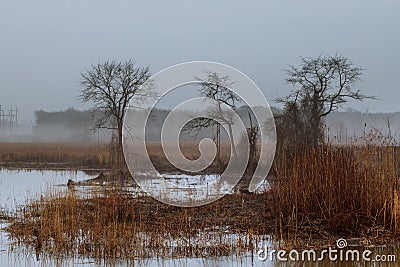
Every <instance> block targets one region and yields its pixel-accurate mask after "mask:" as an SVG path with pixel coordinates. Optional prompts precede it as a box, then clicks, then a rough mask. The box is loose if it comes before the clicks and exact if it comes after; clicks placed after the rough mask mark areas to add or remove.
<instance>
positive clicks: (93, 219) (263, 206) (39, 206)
mask: <svg viewBox="0 0 400 267" xmlns="http://www.w3.org/2000/svg"><path fill="white" fill-rule="evenodd" d="M267 198H268V196H267V195H253V194H240V195H239V194H237V195H230V196H226V197H224V198H222V199H220V200H219V201H217V202H215V203H213V204H211V205H207V206H202V207H198V208H179V207H173V206H169V205H166V204H163V203H160V202H158V201H156V200H154V199H153V198H151V197H147V196H139V197H136V198H132V196H130V195H128V194H126V193H124V192H123V191H119V190H111V191H108V192H106V193H105V194H104V195H92V196H90V197H89V196H88V197H78V196H77V195H76V194H75V193H72V192H67V193H65V194H62V195H48V196H43V197H41V198H40V199H39V200H38V201H36V202H34V203H31V204H29V205H27V206H25V207H22V208H21V209H20V210H18V211H17V212H16V213H15V214H14V216H13V217H14V222H13V223H12V224H11V225H10V226H9V227H8V228H7V231H8V232H9V233H10V235H11V238H12V239H13V240H14V241H15V242H16V243H15V244H21V243H22V244H25V245H26V246H27V247H28V248H30V249H33V250H34V251H36V253H39V254H41V253H43V254H44V255H52V256H55V257H60V256H65V255H82V256H86V257H90V258H96V259H109V258H122V259H134V258H154V257H162V258H168V257H171V258H179V257H205V256H227V255H232V254H234V255H242V254H246V253H250V252H251V253H252V252H253V250H254V249H255V247H256V244H257V242H261V239H260V238H262V237H263V236H264V235H265V234H266V233H269V232H271V228H270V225H269V224H266V223H265V222H267V221H270V219H269V218H268V217H269V216H270V214H271V213H270V211H269V210H270V208H269V205H268V202H269V201H268V199H267Z"/></svg>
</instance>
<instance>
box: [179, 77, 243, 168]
mask: <svg viewBox="0 0 400 267" xmlns="http://www.w3.org/2000/svg"><path fill="white" fill-rule="evenodd" d="M205 73H206V78H204V79H202V78H198V77H197V78H196V80H198V81H199V86H200V90H199V92H200V94H201V95H202V96H204V97H208V98H211V99H213V100H215V106H214V107H212V108H211V109H210V110H209V111H208V114H207V116H208V118H206V117H200V118H196V119H194V120H192V121H190V122H189V123H188V124H187V125H186V126H185V128H184V129H183V131H184V133H188V132H191V131H193V130H196V131H197V132H199V131H200V130H201V129H203V128H208V127H215V128H216V133H215V136H214V139H215V141H216V145H217V160H218V162H219V163H220V157H221V125H226V126H227V127H228V134H229V138H230V139H231V140H232V142H231V143H232V152H233V155H234V156H235V157H236V156H237V155H236V148H235V145H234V142H233V131H232V125H233V113H232V112H229V111H226V110H223V108H222V105H223V104H225V105H227V106H228V107H230V108H232V109H233V110H235V109H236V108H237V104H238V103H239V102H240V101H242V100H241V99H240V97H239V96H237V95H236V94H235V93H234V92H232V91H231V90H230V89H229V87H231V86H232V85H233V84H234V82H233V81H232V80H231V79H230V78H229V76H227V75H224V76H222V75H220V74H218V73H217V72H212V71H205Z"/></svg>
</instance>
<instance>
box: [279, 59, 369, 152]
mask: <svg viewBox="0 0 400 267" xmlns="http://www.w3.org/2000/svg"><path fill="white" fill-rule="evenodd" d="M362 71H363V69H362V68H360V67H357V66H355V65H354V64H353V63H352V62H351V61H350V60H348V59H347V58H345V57H343V56H340V55H335V56H327V57H322V56H319V57H317V58H301V65H300V67H294V66H290V68H289V69H288V70H286V74H287V76H288V77H287V79H286V81H287V82H288V83H289V84H292V85H293V86H298V88H296V89H295V90H293V91H292V92H291V94H290V95H289V96H288V97H285V98H278V99H277V102H281V103H283V104H284V106H285V111H284V113H283V118H284V120H283V121H284V123H286V124H290V128H291V129H292V133H293V134H294V135H295V137H294V138H295V140H297V141H299V139H302V140H303V142H304V143H307V144H312V145H313V146H316V145H318V143H320V142H323V139H324V133H323V118H324V117H325V116H327V115H328V114H329V113H331V112H332V111H334V110H335V109H337V108H339V107H340V106H341V105H342V104H344V103H346V102H347V101H349V100H350V99H355V100H364V99H366V98H374V97H370V96H366V95H364V94H362V93H361V92H360V90H358V89H357V90H356V89H354V88H353V87H354V85H355V84H356V83H357V82H358V81H360V76H361V74H362ZM286 130H288V129H287V127H286Z"/></svg>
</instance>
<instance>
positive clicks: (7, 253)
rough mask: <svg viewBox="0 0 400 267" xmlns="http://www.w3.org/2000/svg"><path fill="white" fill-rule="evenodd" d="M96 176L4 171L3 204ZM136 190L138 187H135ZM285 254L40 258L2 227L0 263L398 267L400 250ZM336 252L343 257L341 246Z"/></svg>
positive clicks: (259, 250)
mask: <svg viewBox="0 0 400 267" xmlns="http://www.w3.org/2000/svg"><path fill="white" fill-rule="evenodd" d="M94 176H95V175H87V174H85V173H84V172H80V171H77V172H76V171H73V172H69V171H22V170H21V171H17V170H12V171H10V170H2V171H0V207H1V209H2V210H6V211H7V210H13V209H15V208H17V207H18V206H20V205H24V204H25V203H26V200H27V199H37V198H38V197H40V195H41V193H44V192H46V191H49V190H50V191H52V192H62V191H65V190H67V187H66V183H67V180H68V179H72V180H74V181H84V180H87V179H90V178H93V177H94ZM179 178H182V177H178V176H177V177H171V179H179ZM184 179H185V181H186V180H188V181H189V182H190V183H192V182H193V181H191V180H190V179H188V177H184ZM175 182H178V181H175ZM186 182H187V181H186ZM85 188H86V189H85V190H87V189H89V190H90V189H93V190H96V189H95V188H93V187H85ZM82 190H83V189H82ZM135 190H138V189H137V188H136V189H135ZM135 190H134V191H135ZM5 226H7V224H6V222H5V221H0V228H3V227H5ZM349 245H350V243H349ZM265 246H267V247H265ZM332 249H336V250H338V249H337V247H336V246H332ZM345 249H348V250H352V252H351V253H350V254H349V257H350V256H352V255H353V254H354V255H355V252H354V251H358V253H359V257H360V259H359V260H351V259H350V260H348V259H347V260H346V258H345V257H346V255H347V254H346V251H347V250H345ZM365 250H370V251H371V253H372V254H370V255H368V259H369V260H370V261H366V260H363V258H362V255H363V254H362V253H363V252H364V251H365ZM265 251H267V254H265V253H264V252H265ZM285 253H286V254H284V255H281V256H282V259H280V260H278V258H277V256H278V253H277V252H273V251H272V246H271V243H269V241H268V240H264V241H259V242H258V243H257V244H256V246H255V249H254V252H253V253H250V254H240V255H231V256H224V257H204V258H178V259H162V257H160V258H146V259H135V260H129V261H124V260H112V259H110V260H108V261H106V262H104V261H97V260H94V259H89V258H85V257H79V256H70V257H63V258H58V259H55V258H52V257H47V256H43V255H40V257H39V258H37V256H36V255H35V253H34V250H32V251H29V250H28V249H27V248H26V247H25V246H18V245H15V244H13V246H11V241H10V240H9V239H8V235H7V233H6V232H5V231H4V230H0V266H104V265H106V266H222V267H224V266H226V267H228V266H311V267H312V266H323V267H324V266H399V265H398V264H396V261H399V260H400V256H399V255H400V250H399V249H398V248H387V247H381V248H368V247H351V246H349V247H346V248H344V249H343V252H342V256H343V260H339V258H337V259H335V260H332V259H330V258H329V257H328V254H325V256H324V257H323V260H321V261H318V257H319V256H321V254H320V253H321V252H320V251H319V252H316V257H317V258H316V260H305V261H303V260H302V258H301V257H302V253H303V251H299V252H298V253H299V261H291V260H290V257H289V256H290V255H291V256H296V255H297V254H296V253H292V254H290V253H291V252H290V251H286V252H285ZM309 254H310V252H309V251H308V252H306V253H304V255H305V257H308V255H309ZM270 255H273V257H270ZM336 255H337V256H338V257H340V249H339V250H338V251H337V254H336ZM333 256H335V254H334V255H333ZM376 256H381V257H380V259H382V258H384V261H377V257H376ZM398 256H399V257H398ZM398 258H399V260H398Z"/></svg>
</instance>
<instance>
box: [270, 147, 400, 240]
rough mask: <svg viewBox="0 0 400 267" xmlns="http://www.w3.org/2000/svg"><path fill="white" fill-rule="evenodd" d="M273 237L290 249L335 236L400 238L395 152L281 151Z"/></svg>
mask: <svg viewBox="0 0 400 267" xmlns="http://www.w3.org/2000/svg"><path fill="white" fill-rule="evenodd" d="M278 155H279V157H278V158H277V160H276V162H275V171H276V175H277V176H276V182H275V186H274V189H273V195H274V197H275V201H274V203H275V205H274V211H275V215H274V217H275V235H276V236H277V237H278V238H281V239H282V240H290V241H291V243H292V245H299V246H301V245H307V244H310V242H312V240H318V239H321V238H322V239H325V240H329V239H330V240H335V239H336V238H338V237H349V238H350V237H351V238H352V237H356V238H364V240H365V241H366V242H372V243H392V242H396V241H397V240H398V239H399V229H400V228H399V227H400V220H399V219H400V204H399V190H400V175H399V164H398V162H399V160H398V156H397V155H399V151H398V149H397V148H396V147H392V146H358V147H356V146H353V147H332V146H326V147H319V148H316V149H312V148H310V149H308V150H289V149H285V150H284V151H282V150H281V151H280V153H279V154H278Z"/></svg>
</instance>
